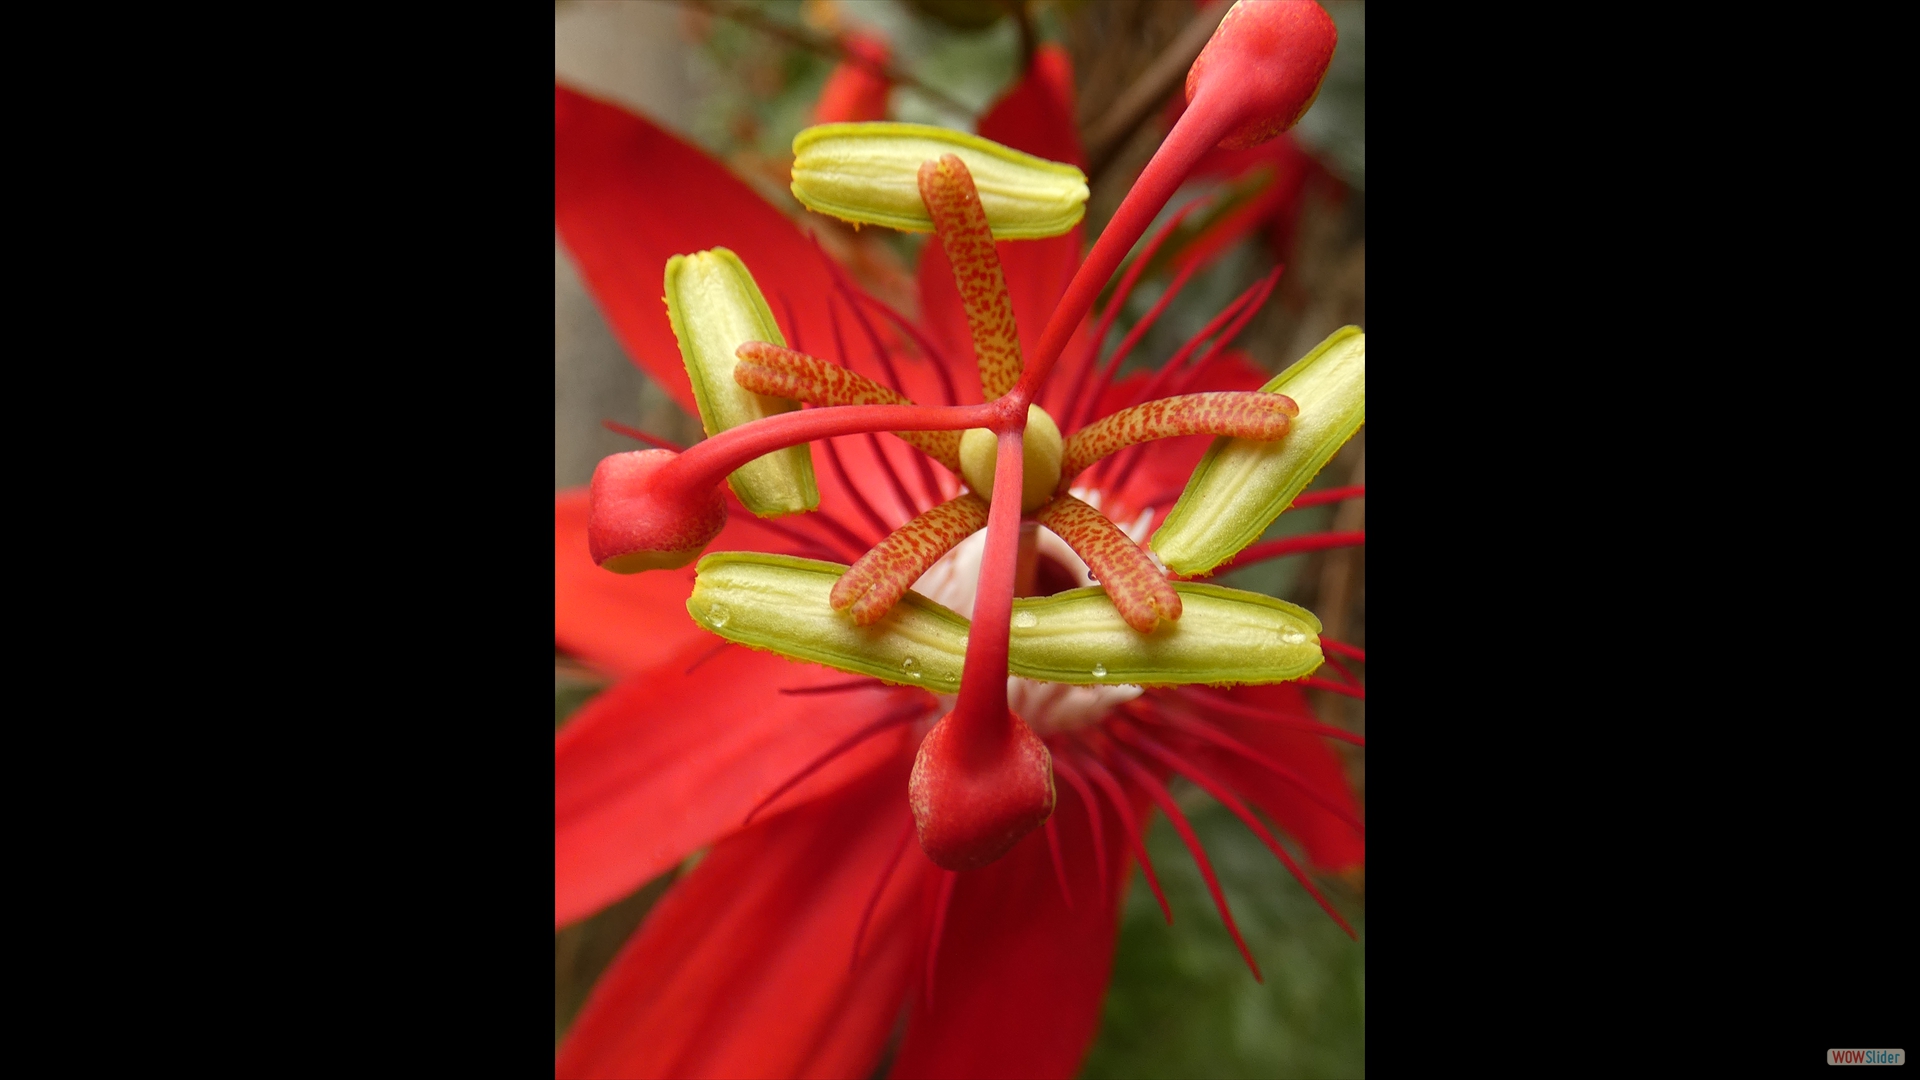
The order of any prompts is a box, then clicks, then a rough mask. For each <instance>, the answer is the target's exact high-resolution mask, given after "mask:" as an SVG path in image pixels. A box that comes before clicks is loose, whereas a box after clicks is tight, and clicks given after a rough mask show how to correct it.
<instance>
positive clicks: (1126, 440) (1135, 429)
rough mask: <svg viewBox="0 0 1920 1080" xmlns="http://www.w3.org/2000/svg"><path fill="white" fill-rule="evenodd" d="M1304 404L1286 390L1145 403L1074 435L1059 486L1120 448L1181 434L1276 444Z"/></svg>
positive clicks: (1185, 396) (1068, 484) (1062, 487)
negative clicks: (1274, 441) (1255, 440)
mask: <svg viewBox="0 0 1920 1080" xmlns="http://www.w3.org/2000/svg"><path fill="white" fill-rule="evenodd" d="M1299 415H1300V406H1299V405H1297V404H1295V403H1294V400H1293V399H1292V398H1290V397H1288V396H1286V395H1285V394H1261V393H1256V392H1252V391H1219V392H1212V393H1205V394H1181V395H1179V396H1177V397H1169V398H1160V399H1158V400H1156V401H1147V402H1142V403H1141V404H1139V405H1135V406H1133V407H1132V408H1127V409H1121V410H1120V411H1119V412H1116V413H1113V414H1111V415H1108V416H1104V417H1102V418H1100V419H1099V420H1096V421H1094V422H1093V423H1091V424H1088V425H1087V426H1086V427H1083V428H1081V429H1080V430H1079V431H1076V432H1074V433H1073V437H1072V438H1070V439H1068V440H1067V443H1066V447H1065V449H1064V451H1063V453H1062V455H1061V462H1060V490H1062V491H1065V490H1066V489H1067V488H1068V487H1071V486H1072V484H1073V478H1074V477H1076V476H1079V475H1080V474H1081V473H1082V472H1085V471H1086V469H1087V467H1088V466H1090V465H1092V464H1093V463H1094V462H1096V461H1099V460H1100V459H1101V458H1103V457H1106V456H1107V455H1109V454H1112V453H1114V452H1115V451H1118V450H1124V449H1126V448H1127V447H1129V446H1133V445H1135V444H1136V443H1143V442H1151V441H1152V440H1154V439H1171V438H1173V437H1175V436H1178V435H1226V436H1230V437H1232V438H1236V439H1258V440H1259V441H1261V442H1271V441H1273V440H1275V439H1278V438H1280V437H1281V436H1283V435H1285V434H1286V433H1287V425H1288V423H1289V422H1290V421H1291V420H1292V419H1293V418H1294V417H1296V416H1299Z"/></svg>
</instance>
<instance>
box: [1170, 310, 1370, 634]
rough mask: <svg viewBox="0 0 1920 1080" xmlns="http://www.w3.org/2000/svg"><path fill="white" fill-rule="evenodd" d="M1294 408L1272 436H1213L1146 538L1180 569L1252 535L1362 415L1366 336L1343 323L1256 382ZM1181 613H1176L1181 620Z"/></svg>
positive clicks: (1196, 567)
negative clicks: (1283, 428) (1278, 435)
mask: <svg viewBox="0 0 1920 1080" xmlns="http://www.w3.org/2000/svg"><path fill="white" fill-rule="evenodd" d="M1260 389H1261V390H1263V391H1266V392H1268V393H1275V394H1285V395H1287V396H1288V397H1290V398H1292V399H1293V400H1294V401H1295V402H1297V403H1298V404H1299V406H1300V415H1299V416H1298V417H1296V418H1295V419H1294V420H1293V421H1292V422H1291V423H1290V425H1289V427H1288V430H1287V434H1286V437H1285V438H1282V439H1280V440H1279V441H1277V442H1255V441H1253V440H1251V439H1227V438H1222V439H1216V440H1214V443H1213V446H1212V447H1211V448H1209V449H1208V450H1207V453H1206V456H1205V457H1202V458H1201V459H1200V465H1199V467H1198V468H1196V469H1194V471H1193V476H1192V477H1191V478H1189V479H1188V480H1187V488H1186V490H1185V491H1184V492H1182V493H1181V495H1180V501H1179V502H1178V503H1175V504H1174V507H1173V510H1172V511H1171V512H1170V513H1168V514H1167V520H1166V522H1165V523H1164V524H1162V525H1161V526H1160V529H1159V531H1158V532H1155V533H1154V534H1153V538H1152V539H1151V540H1150V541H1148V546H1149V547H1151V548H1152V549H1153V552H1154V554H1156V555H1158V556H1160V559H1161V561H1163V562H1165V563H1166V564H1167V565H1168V566H1170V567H1172V568H1173V569H1174V570H1175V571H1176V572H1178V573H1181V574H1202V573H1205V572H1207V571H1208V570H1211V569H1213V568H1214V567H1216V566H1218V565H1220V564H1221V563H1223V562H1225V561H1227V560H1228V559H1230V558H1232V557H1233V556H1234V555H1235V554H1236V553H1238V552H1239V551H1240V549H1241V548H1244V547H1246V546H1247V545H1248V544H1251V543H1253V542H1254V541H1255V540H1258V539H1259V538H1260V534H1261V533H1263V532H1265V531H1266V528H1267V526H1268V525H1271V524H1273V519H1274V518H1276V517H1279V516H1280V512H1281V511H1282V510H1285V509H1286V508H1287V507H1288V506H1289V505H1291V504H1292V503H1293V500H1294V498H1295V497H1297V496H1298V495H1299V494H1300V493H1301V492H1302V491H1305V490H1306V488H1307V485H1308V484H1310V483H1312V482H1313V478H1314V476H1315V475H1316V474H1317V473H1319V471H1320V469H1321V467H1322V466H1324V465H1326V463H1327V462H1328V461H1330V460H1332V458H1333V455H1334V454H1336V453H1338V452H1339V450H1340V447H1342V446H1343V445H1345V444H1346V441H1347V440H1348V439H1350V438H1352V437H1353V433H1354V432H1356V431H1358V430H1360V425H1361V424H1363V423H1365V422H1366V419H1367V336H1366V334H1364V333H1362V332H1361V330H1360V329H1359V328H1358V327H1354V326H1347V327H1342V328H1341V329H1339V330H1336V331H1334V332H1333V335H1332V336H1331V337H1329V338H1327V340H1325V341H1323V342H1321V343H1320V344H1319V345H1318V346H1316V347H1315V348H1314V350H1313V351H1312V352H1310V353H1308V354H1307V355H1306V356H1304V357H1302V358H1301V359H1300V361H1299V362H1298V363H1296V364H1294V365H1293V366H1292V367H1290V368H1288V369H1287V370H1285V371H1283V372H1281V373H1280V374H1278V375H1276V376H1274V377H1273V380H1272V381H1271V382H1269V383H1267V384H1266V385H1265V386H1263V387H1261V388H1260ZM1185 622H1186V620H1184V619H1183V620H1181V623H1182V625H1184V624H1185Z"/></svg>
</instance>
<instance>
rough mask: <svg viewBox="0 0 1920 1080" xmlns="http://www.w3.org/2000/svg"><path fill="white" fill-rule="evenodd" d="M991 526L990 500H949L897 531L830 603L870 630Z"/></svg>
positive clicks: (839, 586)
mask: <svg viewBox="0 0 1920 1080" xmlns="http://www.w3.org/2000/svg"><path fill="white" fill-rule="evenodd" d="M986 524H987V503H986V500H984V499H982V498H980V496H978V495H975V494H974V493H972V492H971V491H969V492H966V493H964V494H962V495H960V496H959V497H958V498H954V499H949V500H947V501H946V502H943V503H941V504H940V505H939V506H936V507H934V508H933V509H931V510H928V511H927V512H925V513H923V514H921V515H920V516H918V517H916V518H914V519H913V520H912V521H909V522H907V523H906V524H905V525H902V526H900V527H899V528H898V529H895V530H894V531H893V532H892V534H890V535H889V536H888V537H887V538H886V539H884V540H882V541H880V542H879V543H878V544H876V545H874V547H873V550H871V551H869V552H867V553H866V554H865V555H862V556H860V560H859V561H858V562H856V563H854V564H853V566H851V567H850V568H848V570H847V572H846V573H844V574H842V575H840V580H839V581H836V582H834V584H833V592H832V593H831V594H830V595H829V597H828V602H829V603H831V604H832V605H833V609H834V610H835V611H844V612H847V613H848V614H849V615H851V616H852V617H853V622H854V625H856V626H871V625H873V624H874V623H876V622H879V621H880V619H881V618H882V617H883V616H885V615H886V613H887V612H888V611H891V610H892V609H893V605H894V604H896V603H899V601H900V598H901V597H903V596H905V595H907V590H908V589H910V588H912V587H913V583H914V582H915V581H918V580H919V579H920V575H922V574H924V573H926V572H927V570H928V568H929V567H931V566H932V565H933V564H934V563H937V562H939V561H940V558H941V556H943V555H945V554H946V553H947V552H949V551H952V550H953V547H954V545H955V544H958V543H959V542H960V541H962V540H965V539H966V538H967V537H969V536H972V535H973V534H974V533H976V532H979V531H980V530H981V528H983V527H984V526H985V525H986Z"/></svg>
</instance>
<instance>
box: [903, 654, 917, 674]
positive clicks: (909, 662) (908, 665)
mask: <svg viewBox="0 0 1920 1080" xmlns="http://www.w3.org/2000/svg"><path fill="white" fill-rule="evenodd" d="M900 670H901V671H904V672H906V673H907V675H908V676H910V677H912V678H915V679H917V678H919V677H920V661H918V660H915V659H914V658H913V657H911V656H909V657H907V658H906V659H905V660H902V661H900Z"/></svg>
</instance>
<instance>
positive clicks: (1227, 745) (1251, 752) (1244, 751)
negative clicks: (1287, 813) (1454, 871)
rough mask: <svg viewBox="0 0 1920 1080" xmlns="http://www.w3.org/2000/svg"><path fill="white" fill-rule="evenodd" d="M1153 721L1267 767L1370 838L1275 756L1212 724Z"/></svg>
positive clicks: (1139, 716) (1172, 719)
mask: <svg viewBox="0 0 1920 1080" xmlns="http://www.w3.org/2000/svg"><path fill="white" fill-rule="evenodd" d="M1122 711H1123V712H1125V714H1126V715H1127V716H1129V717H1132V718H1133V719H1135V720H1143V719H1147V717H1145V716H1143V715H1142V714H1141V713H1139V712H1136V711H1133V710H1131V709H1124V708H1123V710H1122ZM1153 719H1155V720H1157V721H1158V722H1159V723H1162V724H1165V725H1166V726H1167V727H1170V728H1173V729H1175V730H1176V731H1180V732H1182V733H1184V734H1187V735H1191V736H1193V737H1195V738H1197V739H1201V740H1203V741H1206V742H1210V743H1212V744H1214V745H1215V746H1218V747H1219V748H1221V749H1222V750H1225V751H1228V752H1229V753H1232V754H1236V755H1238V756H1240V757H1243V758H1246V759H1247V760H1248V761H1251V762H1254V763H1256V764H1258V765H1260V766H1262V767H1264V768H1265V769H1266V770H1267V771H1268V772H1271V773H1273V774H1274V775H1275V776H1278V777H1279V778H1280V779H1282V780H1285V781H1286V782H1287V783H1288V784H1289V785H1291V786H1292V787H1293V788H1295V789H1296V790H1298V791H1299V792H1300V794H1302V795H1305V796H1306V797H1307V798H1308V799H1309V800H1311V801H1312V802H1313V804H1314V805H1316V806H1318V807H1320V809H1322V810H1325V811H1326V812H1327V813H1329V814H1332V815H1333V816H1334V817H1336V818H1339V819H1340V823H1341V824H1343V825H1345V826H1346V827H1347V828H1349V829H1352V830H1353V831H1354V832H1357V833H1359V834H1360V835H1362V836H1365V835H1366V834H1367V827H1366V825H1365V824H1363V823H1362V822H1361V821H1360V819H1359V818H1357V817H1354V816H1353V814H1352V813H1351V812H1350V811H1348V810H1347V809H1346V808H1345V807H1343V806H1341V805H1340V804H1339V803H1336V802H1334V801H1333V800H1331V799H1329V798H1327V797H1326V796H1325V795H1323V794H1321V793H1320V792H1319V791H1318V790H1316V789H1315V788H1314V786H1313V785H1312V784H1310V783H1308V782H1307V779H1306V777H1304V776H1301V775H1300V774H1299V773H1297V772H1294V771H1293V770H1292V769H1289V768H1287V767H1286V766H1285V765H1282V764H1280V763H1279V762H1278V761H1275V760H1274V759H1273V757H1272V756H1271V755H1269V754H1264V753H1261V752H1260V751H1258V750H1256V749H1254V748H1253V747H1251V746H1248V745H1247V744H1246V743H1243V742H1241V741H1240V740H1239V739H1236V738H1234V737H1233V736H1231V735H1228V734H1226V733H1225V732H1222V731H1219V730H1217V729H1215V728H1214V727H1212V726H1210V725H1208V724H1203V723H1199V722H1197V721H1193V720H1189V719H1187V718H1185V717H1182V716H1175V715H1166V714H1162V715H1160V716H1157V717H1154V718H1153Z"/></svg>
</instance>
